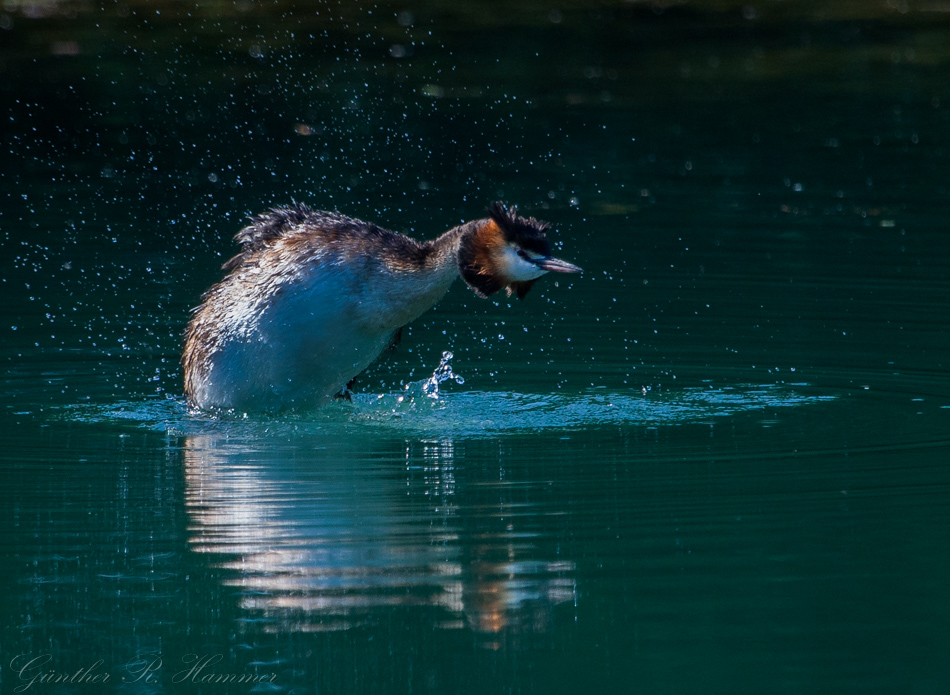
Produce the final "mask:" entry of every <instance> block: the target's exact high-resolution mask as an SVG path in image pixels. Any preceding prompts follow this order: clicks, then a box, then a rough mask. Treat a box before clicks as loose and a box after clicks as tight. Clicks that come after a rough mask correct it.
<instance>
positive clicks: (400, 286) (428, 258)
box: [372, 222, 476, 328]
mask: <svg viewBox="0 0 950 695" xmlns="http://www.w3.org/2000/svg"><path fill="white" fill-rule="evenodd" d="M475 228H476V227H475V225H474V224H473V223H471V222H470V223H468V224H463V225H460V226H458V227H455V228H453V229H450V230H449V231H447V232H445V233H444V234H443V235H442V236H440V237H438V238H436V239H433V240H431V241H427V242H425V243H424V244H422V248H423V251H424V253H423V254H421V256H422V258H424V260H423V261H422V263H421V265H419V266H414V267H411V268H406V267H399V268H395V267H391V268H390V272H389V273H388V274H387V275H386V276H385V278H384V279H381V282H383V283H385V286H384V288H383V289H382V290H381V291H380V292H379V295H381V296H382V297H385V298H386V299H385V301H386V303H387V306H386V307H380V308H378V309H379V310H378V311H376V310H374V311H373V312H372V313H373V315H374V321H382V322H384V323H385V324H386V327H387V328H398V327H399V326H403V325H405V324H407V323H409V322H410V321H412V320H413V319H415V318H417V317H418V316H420V315H421V314H423V313H425V312H426V311H428V310H429V309H431V308H432V307H433V306H435V304H436V303H437V302H438V301H439V300H440V299H442V297H443V296H444V295H445V293H446V292H448V291H449V288H450V287H451V286H452V283H453V282H454V281H455V279H456V278H457V277H458V276H459V265H458V252H459V245H460V244H461V242H462V239H463V238H464V237H465V235H466V234H471V233H474V230H475Z"/></svg>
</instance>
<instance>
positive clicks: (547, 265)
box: [535, 256, 584, 273]
mask: <svg viewBox="0 0 950 695" xmlns="http://www.w3.org/2000/svg"><path fill="white" fill-rule="evenodd" d="M535 263H536V264H537V266H538V267H539V268H540V269H541V270H546V271H548V272H551V273H582V272H584V271H583V270H581V269H580V268H579V267H577V266H576V265H574V264H573V263H568V262H567V261H562V260H561V259H560V258H551V257H550V256H548V257H547V258H539V259H537V260H536V261H535Z"/></svg>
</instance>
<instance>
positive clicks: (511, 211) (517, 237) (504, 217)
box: [488, 201, 551, 256]
mask: <svg viewBox="0 0 950 695" xmlns="http://www.w3.org/2000/svg"><path fill="white" fill-rule="evenodd" d="M488 216H489V217H490V218H491V219H492V221H493V222H494V223H495V224H497V225H498V228H499V229H501V231H502V232H503V233H504V235H505V241H507V242H508V243H509V244H517V245H518V246H520V247H521V248H523V249H527V250H528V251H533V252H534V253H539V254H541V255H543V256H550V255H551V244H550V243H549V242H548V237H547V231H548V230H549V229H550V228H551V225H549V224H548V223H547V222H541V221H540V220H536V219H534V218H533V217H518V210H517V208H514V207H511V208H506V207H505V204H504V203H502V202H501V201H497V202H494V203H492V204H491V206H490V207H489V208H488Z"/></svg>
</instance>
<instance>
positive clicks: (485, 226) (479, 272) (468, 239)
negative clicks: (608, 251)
mask: <svg viewBox="0 0 950 695" xmlns="http://www.w3.org/2000/svg"><path fill="white" fill-rule="evenodd" d="M548 229H549V225H548V224H547V223H546V222H540V221H538V220H536V219H534V218H533V217H527V218H525V217H519V216H518V213H517V211H516V210H515V209H514V208H510V209H509V208H506V207H505V206H504V204H502V203H500V202H498V203H493V204H492V206H491V207H490V208H488V219H486V220H480V221H478V222H476V223H474V226H473V229H472V231H471V232H470V233H468V234H465V235H464V236H463V237H462V240H461V243H460V245H459V254H458V261H459V271H460V272H461V274H462V278H463V279H464V280H465V282H466V283H468V286H469V287H471V288H472V289H473V290H474V291H475V293H476V294H477V295H479V296H481V297H488V296H489V295H492V294H494V293H495V292H497V291H498V290H500V289H502V288H505V289H506V290H507V291H508V295H509V296H511V294H512V293H514V294H517V295H518V299H523V298H524V296H525V295H526V294H527V293H528V290H530V289H531V286H532V285H533V284H534V283H535V282H536V281H537V279H538V278H539V277H541V276H542V275H544V274H545V273H550V272H554V273H579V272H581V269H580V268H578V267H577V266H576V265H573V264H571V263H568V262H567V261H562V260H560V259H558V258H553V257H552V256H551V244H550V242H549V241H548V237H547V231H548Z"/></svg>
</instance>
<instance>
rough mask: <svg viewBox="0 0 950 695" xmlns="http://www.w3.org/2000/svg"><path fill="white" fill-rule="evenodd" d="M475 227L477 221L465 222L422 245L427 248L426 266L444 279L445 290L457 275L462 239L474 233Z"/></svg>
mask: <svg viewBox="0 0 950 695" xmlns="http://www.w3.org/2000/svg"><path fill="white" fill-rule="evenodd" d="M477 229H478V223H477V222H467V223H465V224H462V225H459V226H458V227H453V228H452V229H450V230H449V231H447V232H445V233H444V234H443V235H442V236H440V237H438V238H436V239H433V240H432V241H427V242H426V243H425V245H424V246H425V248H426V249H427V250H428V255H427V259H426V266H427V268H428V269H429V271H430V272H434V273H435V274H436V275H438V276H439V277H440V278H443V279H444V282H445V290H446V291H448V289H449V286H450V285H451V284H452V281H453V280H455V278H456V277H458V275H459V264H458V255H459V246H460V245H461V243H462V239H463V238H465V237H466V236H468V235H471V234H474V233H475V232H476V231H477Z"/></svg>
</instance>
